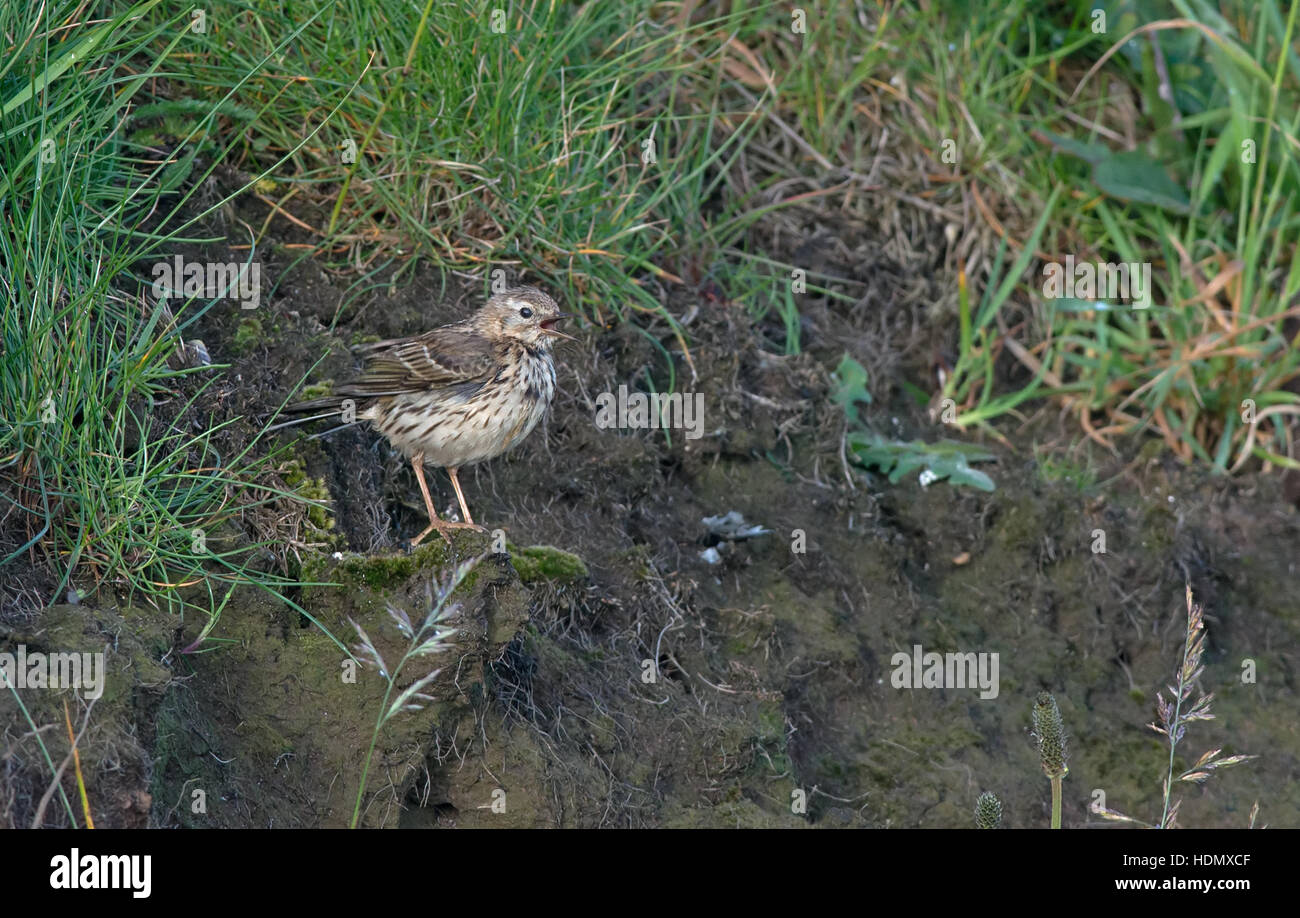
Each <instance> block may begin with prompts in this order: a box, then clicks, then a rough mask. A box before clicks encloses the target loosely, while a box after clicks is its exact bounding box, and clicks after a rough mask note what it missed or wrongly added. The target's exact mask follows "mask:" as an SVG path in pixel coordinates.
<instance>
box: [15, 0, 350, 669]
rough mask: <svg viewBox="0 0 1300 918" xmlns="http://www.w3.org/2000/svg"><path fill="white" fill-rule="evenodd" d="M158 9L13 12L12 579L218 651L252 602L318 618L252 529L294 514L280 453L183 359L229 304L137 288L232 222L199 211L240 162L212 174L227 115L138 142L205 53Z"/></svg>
mask: <svg viewBox="0 0 1300 918" xmlns="http://www.w3.org/2000/svg"><path fill="white" fill-rule="evenodd" d="M157 7H158V0H146V2H142V3H137V4H134V5H131V6H128V7H126V8H125V9H122V10H121V11H120V12H117V13H115V14H112V15H110V16H108V17H107V18H104V19H83V18H81V17H82V14H83V13H84V9H82V8H81V7H79V6H77V5H76V4H69V3H54V4H48V5H36V6H33V5H26V6H23V5H18V6H15V5H6V6H3V7H0V34H2V35H7V36H14V37H16V44H15V45H14V46H13V47H12V48H10V49H8V52H7V54H6V56H5V62H4V64H3V66H2V67H0V117H3V119H4V125H3V128H2V129H0V202H2V203H0V211H2V218H0V305H2V307H3V308H2V309H0V350H2V351H3V353H4V355H5V359H4V360H3V361H0V417H3V418H4V424H3V425H0V509H2V510H3V512H2V513H0V568H3V567H5V566H6V565H9V564H10V563H13V562H19V561H20V559H22V560H25V561H26V563H27V565H28V568H29V570H30V571H32V572H33V573H31V574H29V575H28V576H29V577H30V579H32V580H33V581H35V582H37V586H35V587H32V588H30V589H28V590H26V591H25V592H24V593H23V597H24V598H27V597H30V596H31V595H32V594H34V593H38V594H39V595H40V596H41V601H40V602H37V603H35V604H34V605H36V606H39V605H41V604H43V602H45V601H49V600H50V599H52V598H53V597H58V596H62V595H64V593H65V591H66V590H68V588H69V587H73V586H75V588H77V589H78V591H79V592H80V593H81V594H82V595H90V594H91V593H93V592H95V591H96V590H99V589H104V590H105V591H106V593H108V594H109V595H112V594H116V595H115V596H113V598H114V599H119V600H122V601H127V602H131V601H139V600H142V601H144V602H146V603H149V604H151V605H155V606H158V607H161V608H167V609H169V610H172V611H175V612H179V613H184V612H185V611H187V610H188V611H197V612H198V613H199V614H200V615H201V616H206V617H207V622H206V627H205V628H204V629H203V633H202V635H201V638H200V639H202V638H205V637H206V636H207V635H208V633H209V632H210V631H211V627H212V624H213V623H214V622H215V620H216V616H217V615H218V614H219V611H220V609H221V608H222V607H223V606H224V605H225V603H226V602H227V601H228V600H229V599H230V596H231V595H232V592H233V591H234V590H235V589H236V588H238V587H240V586H248V585H252V586H255V587H257V588H261V589H265V590H269V591H270V592H271V593H272V594H273V595H275V596H277V597H278V598H280V599H282V600H284V601H285V602H287V603H288V604H289V605H291V606H292V607H293V608H295V609H298V611H299V612H302V613H303V614H305V615H307V617H308V618H309V619H310V618H311V616H310V615H309V614H307V613H306V612H305V611H304V610H302V609H301V608H299V607H298V606H297V605H296V604H294V603H293V602H291V601H290V600H288V599H287V598H286V597H285V595H284V594H285V590H286V589H287V588H288V587H289V586H290V585H291V583H292V581H291V580H289V579H288V578H287V577H285V576H281V575H277V574H275V573H271V572H268V571H267V570H265V569H264V565H263V564H262V562H261V560H260V558H259V555H260V554H261V552H262V549H263V548H265V547H266V546H267V545H268V544H271V543H272V542H273V541H274V540H273V539H267V540H264V541H263V542H260V543H259V542H257V541H256V540H255V539H250V538H247V537H246V532H245V531H244V529H243V527H242V525H241V524H242V523H243V521H244V519H245V516H244V515H245V514H248V513H250V512H251V511H255V510H258V509H259V508H262V507H265V506H267V505H269V504H271V503H273V502H274V501H276V500H277V499H279V498H284V497H291V496H292V495H290V494H288V493H287V492H284V491H278V492H276V493H271V492H270V491H269V490H268V489H266V488H262V489H261V490H260V491H258V490H257V488H256V483H257V481H258V480H259V479H261V478H263V477H265V476H264V472H265V471H266V470H267V469H268V467H269V466H268V463H269V461H270V460H271V459H272V457H273V455H274V453H273V452H272V454H271V455H256V454H254V452H253V443H245V444H241V445H236V446H233V447H232V446H230V445H229V443H228V442H227V440H228V438H229V436H230V433H231V432H230V431H228V430H227V429H226V428H227V427H229V426H231V425H233V424H234V423H235V421H236V420H237V419H231V420H227V421H224V422H217V421H215V420H214V419H213V418H212V417H211V414H210V413H209V412H208V411H206V410H205V408H204V406H205V404H207V403H209V402H210V401H211V395H210V390H209V387H211V386H212V385H213V384H214V382H215V381H216V380H217V379H218V378H219V371H220V369H221V367H220V366H205V365H187V361H186V360H185V359H183V354H184V353H185V350H184V348H185V338H184V333H185V332H186V330H187V329H189V328H191V327H192V326H193V324H194V323H195V322H196V321H197V320H198V319H199V318H200V317H201V316H202V315H203V314H204V312H205V311H206V310H208V309H210V308H211V307H212V305H213V302H215V301H207V302H197V301H194V300H190V301H186V302H184V303H179V302H175V301H173V302H172V303H170V304H169V303H167V302H165V301H158V302H154V301H153V300H152V297H149V296H148V295H147V294H141V292H140V288H141V286H142V285H141V283H140V280H139V278H137V277H136V276H135V275H134V273H133V269H134V267H135V266H136V265H138V264H139V263H141V262H142V261H146V260H149V259H158V258H160V257H165V256H166V255H167V254H168V253H169V249H170V248H171V247H173V246H174V245H175V244H177V243H178V242H182V241H184V242H194V241H197V240H193V239H190V238H188V237H186V236H185V233H186V231H187V230H189V229H190V228H191V227H192V226H193V225H194V224H195V223H196V222H198V221H201V220H204V219H206V218H207V217H209V216H210V215H211V214H212V213H213V212H215V211H217V210H218V209H219V208H221V207H222V206H223V205H224V204H225V203H226V201H224V200H223V201H218V202H216V203H214V204H212V205H211V206H209V207H207V208H195V209H194V212H188V211H186V208H187V205H188V203H189V202H190V201H191V200H192V199H193V198H194V196H195V194H196V193H197V190H198V189H199V188H201V186H202V185H203V182H204V180H205V179H207V178H208V177H209V176H210V175H211V173H212V170H213V169H215V168H216V166H217V164H218V163H220V162H221V161H222V160H223V159H224V158H225V157H226V156H227V154H228V153H229V151H230V147H229V146H227V147H225V148H224V149H219V150H218V151H217V152H216V153H215V154H213V156H212V160H211V163H210V165H209V166H208V168H207V171H206V172H205V171H202V170H201V169H200V168H199V167H198V164H197V150H198V149H199V147H200V144H199V143H198V141H199V140H200V139H205V140H208V141H211V139H212V138H214V137H215V136H217V135H216V132H215V131H214V130H213V128H214V124H215V122H216V120H217V119H218V118H219V117H221V116H222V114H221V113H222V112H223V111H225V107H224V106H223V104H222V103H221V102H218V103H217V104H215V105H212V106H210V107H209V108H208V109H207V115H206V117H204V118H199V119H196V120H195V121H193V122H192V124H191V127H190V129H189V132H188V134H186V136H184V137H181V138H179V143H178V144H177V146H176V152H175V153H171V154H168V153H163V152H160V151H158V150H155V149H150V148H146V147H143V146H141V145H140V144H139V143H138V142H137V141H135V140H133V139H132V138H131V131H130V128H129V124H130V122H131V118H130V114H131V110H132V106H133V105H135V104H136V103H138V102H139V101H140V97H141V96H143V95H144V93H145V87H146V86H148V85H149V84H150V83H151V82H153V81H159V80H163V79H164V78H165V72H166V71H167V70H169V69H170V67H171V66H172V65H173V63H174V59H173V52H174V51H175V49H176V47H177V45H178V44H180V43H181V42H182V41H185V40H187V39H186V36H187V35H188V34H190V33H189V32H188V29H187V28H186V24H187V23H188V22H189V18H188V12H179V13H172V14H170V15H165V14H163V13H161V12H159V11H158V9H157ZM151 17H156V18H151ZM284 40H285V41H291V40H292V33H289V34H287V35H286V36H285V37H284ZM303 142H305V141H303ZM206 148H207V149H209V150H211V149H215V148H214V147H213V146H212V144H211V143H208V145H207V147H206ZM227 200H228V199H227ZM183 212H184V213H185V215H184V216H182V213H183ZM254 442H255V441H254ZM6 573H7V572H6ZM42 578H45V579H47V580H49V582H48V583H47V582H42ZM7 579H8V578H7V577H6V580H7ZM7 585H8V584H6V586H7ZM22 611H28V612H29V611H31V610H30V609H23V610H22ZM339 646H340V647H342V646H343V645H342V644H340V645H339ZM191 649H193V648H191Z"/></svg>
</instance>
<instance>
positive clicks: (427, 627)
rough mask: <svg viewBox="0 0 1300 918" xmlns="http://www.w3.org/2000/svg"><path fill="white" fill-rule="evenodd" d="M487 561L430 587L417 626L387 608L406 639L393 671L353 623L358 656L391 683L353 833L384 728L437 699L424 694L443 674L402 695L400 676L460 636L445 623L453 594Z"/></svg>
mask: <svg viewBox="0 0 1300 918" xmlns="http://www.w3.org/2000/svg"><path fill="white" fill-rule="evenodd" d="M482 560H483V558H482V557H478V558H471V559H470V560H469V561H465V562H462V563H461V564H458V565H457V566H456V567H455V568H454V569H453V570H452V571H451V573H450V574H449V575H448V576H447V577H445V578H443V579H442V580H441V581H439V582H438V583H437V584H436V585H435V584H433V583H432V582H431V583H430V584H429V601H428V611H426V612H425V614H424V617H423V618H422V619H420V620H419V623H418V624H413V623H412V622H411V617H410V616H409V615H408V614H407V612H406V610H405V609H402V608H399V607H398V606H394V605H393V604H392V603H388V604H387V605H386V608H387V609H388V614H389V615H390V616H391V617H392V619H393V622H394V624H396V625H397V630H398V632H400V633H401V635H402V637H404V638H406V639H407V644H406V649H405V650H404V651H403V652H402V656H401V658H400V659H399V660H398V661H397V663H396V664H395V665H394V666H393V667H392V668H391V669H390V668H389V666H388V664H387V663H386V662H385V661H384V658H383V656H382V655H381V654H380V652H379V650H378V648H376V647H375V644H374V642H373V641H371V640H370V636H369V635H368V634H366V632H365V629H363V628H362V627H361V626H360V625H358V624H357V623H356V622H354V621H352V619H350V618H349V619H348V621H349V622H350V623H351V624H352V627H353V628H355V629H356V632H357V637H358V638H359V639H360V644H358V645H357V647H356V651H357V657H358V658H359V659H360V660H361V662H363V663H368V664H369V665H371V666H373V667H374V668H375V669H376V670H377V671H378V672H379V675H380V677H381V678H383V680H384V683H385V685H386V687H385V689H384V698H383V700H382V701H381V702H380V705H379V714H378V716H377V717H376V718H375V728H374V730H373V731H371V734H370V746H369V748H368V749H367V750H366V759H365V762H364V764H363V765H362V766H361V782H360V783H359V784H358V785H357V799H356V803H355V805H354V806H353V808H352V822H351V825H350V827H351V828H353V829H355V828H356V827H357V824H358V822H359V821H360V819H361V800H362V797H363V796H364V794H365V791H366V782H367V780H368V779H369V776H370V760H371V759H372V758H373V757H374V754H375V745H376V744H377V743H378V742H379V734H380V731H382V730H383V729H384V725H385V724H386V723H388V722H389V721H390V720H392V719H393V718H394V717H396V716H397V715H398V714H400V713H402V712H403V711H419V710H421V709H422V708H423V707H424V705H425V704H427V703H428V702H430V701H433V698H432V697H431V696H429V695H426V694H424V689H426V688H427V687H428V686H429V685H430V684H431V683H432V682H433V680H434V679H436V678H437V677H438V674H439V673H440V672H442V670H441V669H435V670H433V671H431V672H429V673H427V674H425V675H423V676H421V677H420V678H418V679H416V680H415V681H414V682H412V683H411V684H410V685H408V686H407V687H406V688H405V689H402V690H401V691H400V692H399V691H398V689H397V685H398V680H399V677H400V676H401V674H402V671H403V670H404V669H406V667H407V665H408V664H409V663H412V662H414V661H417V660H419V659H421V658H422V657H431V656H435V655H437V654H440V653H443V652H445V651H446V650H447V648H448V643H447V639H448V638H449V637H451V636H452V635H453V634H455V633H456V629H455V628H448V627H446V622H447V621H448V620H449V619H451V618H453V617H454V616H455V615H456V614H457V613H458V612H459V611H460V603H453V602H451V597H452V594H453V593H455V592H456V589H457V588H458V587H459V586H460V585H461V584H462V583H463V582H464V581H465V578H466V577H468V576H469V573H470V571H472V570H473V569H474V567H475V566H476V565H477V564H478V563H479V562H480V561H482ZM394 693H397V697H396V698H394V697H393V695H394ZM389 699H392V700H391V701H390V700H389Z"/></svg>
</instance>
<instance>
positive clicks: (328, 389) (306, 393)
mask: <svg viewBox="0 0 1300 918" xmlns="http://www.w3.org/2000/svg"><path fill="white" fill-rule="evenodd" d="M333 393H334V380H332V379H322V380H321V381H320V382H318V383H312V384H311V385H310V386H303V387H302V397H303V399H304V400H306V399H309V398H320V397H321V396H322V395H332V394H333Z"/></svg>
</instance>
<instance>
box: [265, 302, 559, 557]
mask: <svg viewBox="0 0 1300 918" xmlns="http://www.w3.org/2000/svg"><path fill="white" fill-rule="evenodd" d="M566 317H567V316H566V314H565V313H562V312H560V310H559V307H558V306H556V305H555V301H554V300H552V299H551V298H550V297H549V296H547V295H546V294H545V293H543V292H542V291H540V290H538V289H537V288H536V287H514V288H511V289H509V290H506V291H504V292H502V293H498V294H496V295H495V296H493V297H492V298H491V299H490V300H488V301H487V303H486V304H485V305H484V306H483V308H482V309H480V310H479V311H478V312H476V313H475V314H474V315H473V316H471V317H470V318H468V319H466V320H465V321H463V322H456V323H454V324H452V325H444V326H442V327H441V328H435V329H433V330H432V331H428V332H425V333H424V334H422V335H415V336H414V337H411V338H398V339H394V340H391V341H380V342H378V343H376V344H369V345H365V346H363V347H361V348H359V349H358V353H359V354H360V355H361V356H362V357H363V359H364V361H365V364H364V367H363V369H362V373H361V375H360V376H359V377H357V378H356V379H354V380H352V381H350V382H347V383H345V384H343V385H341V386H338V387H336V388H335V392H334V394H333V395H332V396H328V397H325V398H318V399H312V400H311V401H306V402H300V403H298V404H297V405H291V406H290V407H289V408H288V409H286V410H288V411H295V412H305V411H318V410H321V409H328V414H327V415H324V416H329V415H333V414H338V413H341V412H342V410H343V402H344V400H345V399H351V400H353V401H354V403H355V407H356V418H357V420H359V421H369V422H370V424H371V425H372V426H373V427H375V429H376V430H378V431H379V432H380V433H382V434H383V435H384V436H386V437H387V438H388V440H389V442H391V443H392V444H393V445H394V446H395V447H397V448H398V449H399V450H401V451H402V452H403V453H404V454H405V455H406V456H408V457H409V458H410V460H411V465H412V467H413V468H414V469H415V477H416V480H417V481H418V482H419V483H420V493H421V495H422V496H423V497H424V507H425V510H427V511H428V513H429V525H428V527H427V528H426V529H425V530H424V531H423V532H421V533H420V534H419V535H418V536H416V537H415V538H414V539H412V540H411V545H412V546H415V545H418V544H420V542H421V541H422V540H423V539H424V537H425V536H427V535H428V534H429V533H430V532H432V531H434V530H435V529H436V530H437V531H438V533H439V534H440V535H441V536H442V537H443V538H444V539H448V536H447V530H449V529H458V528H474V529H482V528H483V527H481V526H478V525H477V524H475V522H474V518H473V517H472V516H470V513H469V507H468V506H467V505H466V503H465V495H464V494H463V493H461V489H460V480H459V478H458V477H457V471H458V470H459V469H461V468H462V467H464V466H466V465H469V464H471V463H474V462H482V461H483V460H485V459H491V458H492V457H494V456H499V455H500V454H501V453H504V452H505V451H506V450H508V449H510V448H511V447H512V446H514V445H515V444H516V443H518V442H519V441H520V440H522V439H523V438H524V437H526V436H528V434H529V433H531V432H532V429H533V428H534V427H536V426H537V422H538V421H540V420H541V419H542V416H543V415H545V414H546V409H547V408H548V407H549V406H550V404H551V399H552V398H553V397H554V395H555V364H554V362H553V360H552V357H551V348H552V346H553V345H554V343H555V339H556V338H569V336H568V335H566V334H564V333H563V332H560V331H558V330H557V329H556V328H555V325H556V324H557V323H558V322H559V321H560V320H561V319H564V318H566ZM426 461H427V462H430V463H433V464H434V465H440V466H443V467H444V468H446V469H447V474H448V475H449V476H450V477H451V484H452V487H453V488H454V489H455V491H456V499H457V501H458V502H459V503H460V510H461V513H462V514H464V516H465V522H463V523H456V522H451V521H448V520H440V519H439V518H438V515H437V513H435V512H434V509H433V499H432V498H431V497H430V496H429V486H428V485H427V484H426V483H425V480H424V463H425V462H426Z"/></svg>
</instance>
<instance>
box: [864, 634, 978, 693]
mask: <svg viewBox="0 0 1300 918" xmlns="http://www.w3.org/2000/svg"><path fill="white" fill-rule="evenodd" d="M890 663H892V664H893V666H894V673H893V675H891V676H890V677H889V681H890V684H891V685H893V686H894V688H897V689H915V688H959V689H964V688H978V689H979V690H980V697H981V698H986V699H987V698H996V697H998V655H997V654H996V653H933V652H931V653H925V652H924V649H923V648H922V647H921V645H920V644H913V645H912V653H911V655H910V656H909V655H908V653H907V652H906V651H902V650H900V651H899V652H898V653H896V654H894V656H893V657H892V658H890Z"/></svg>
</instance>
